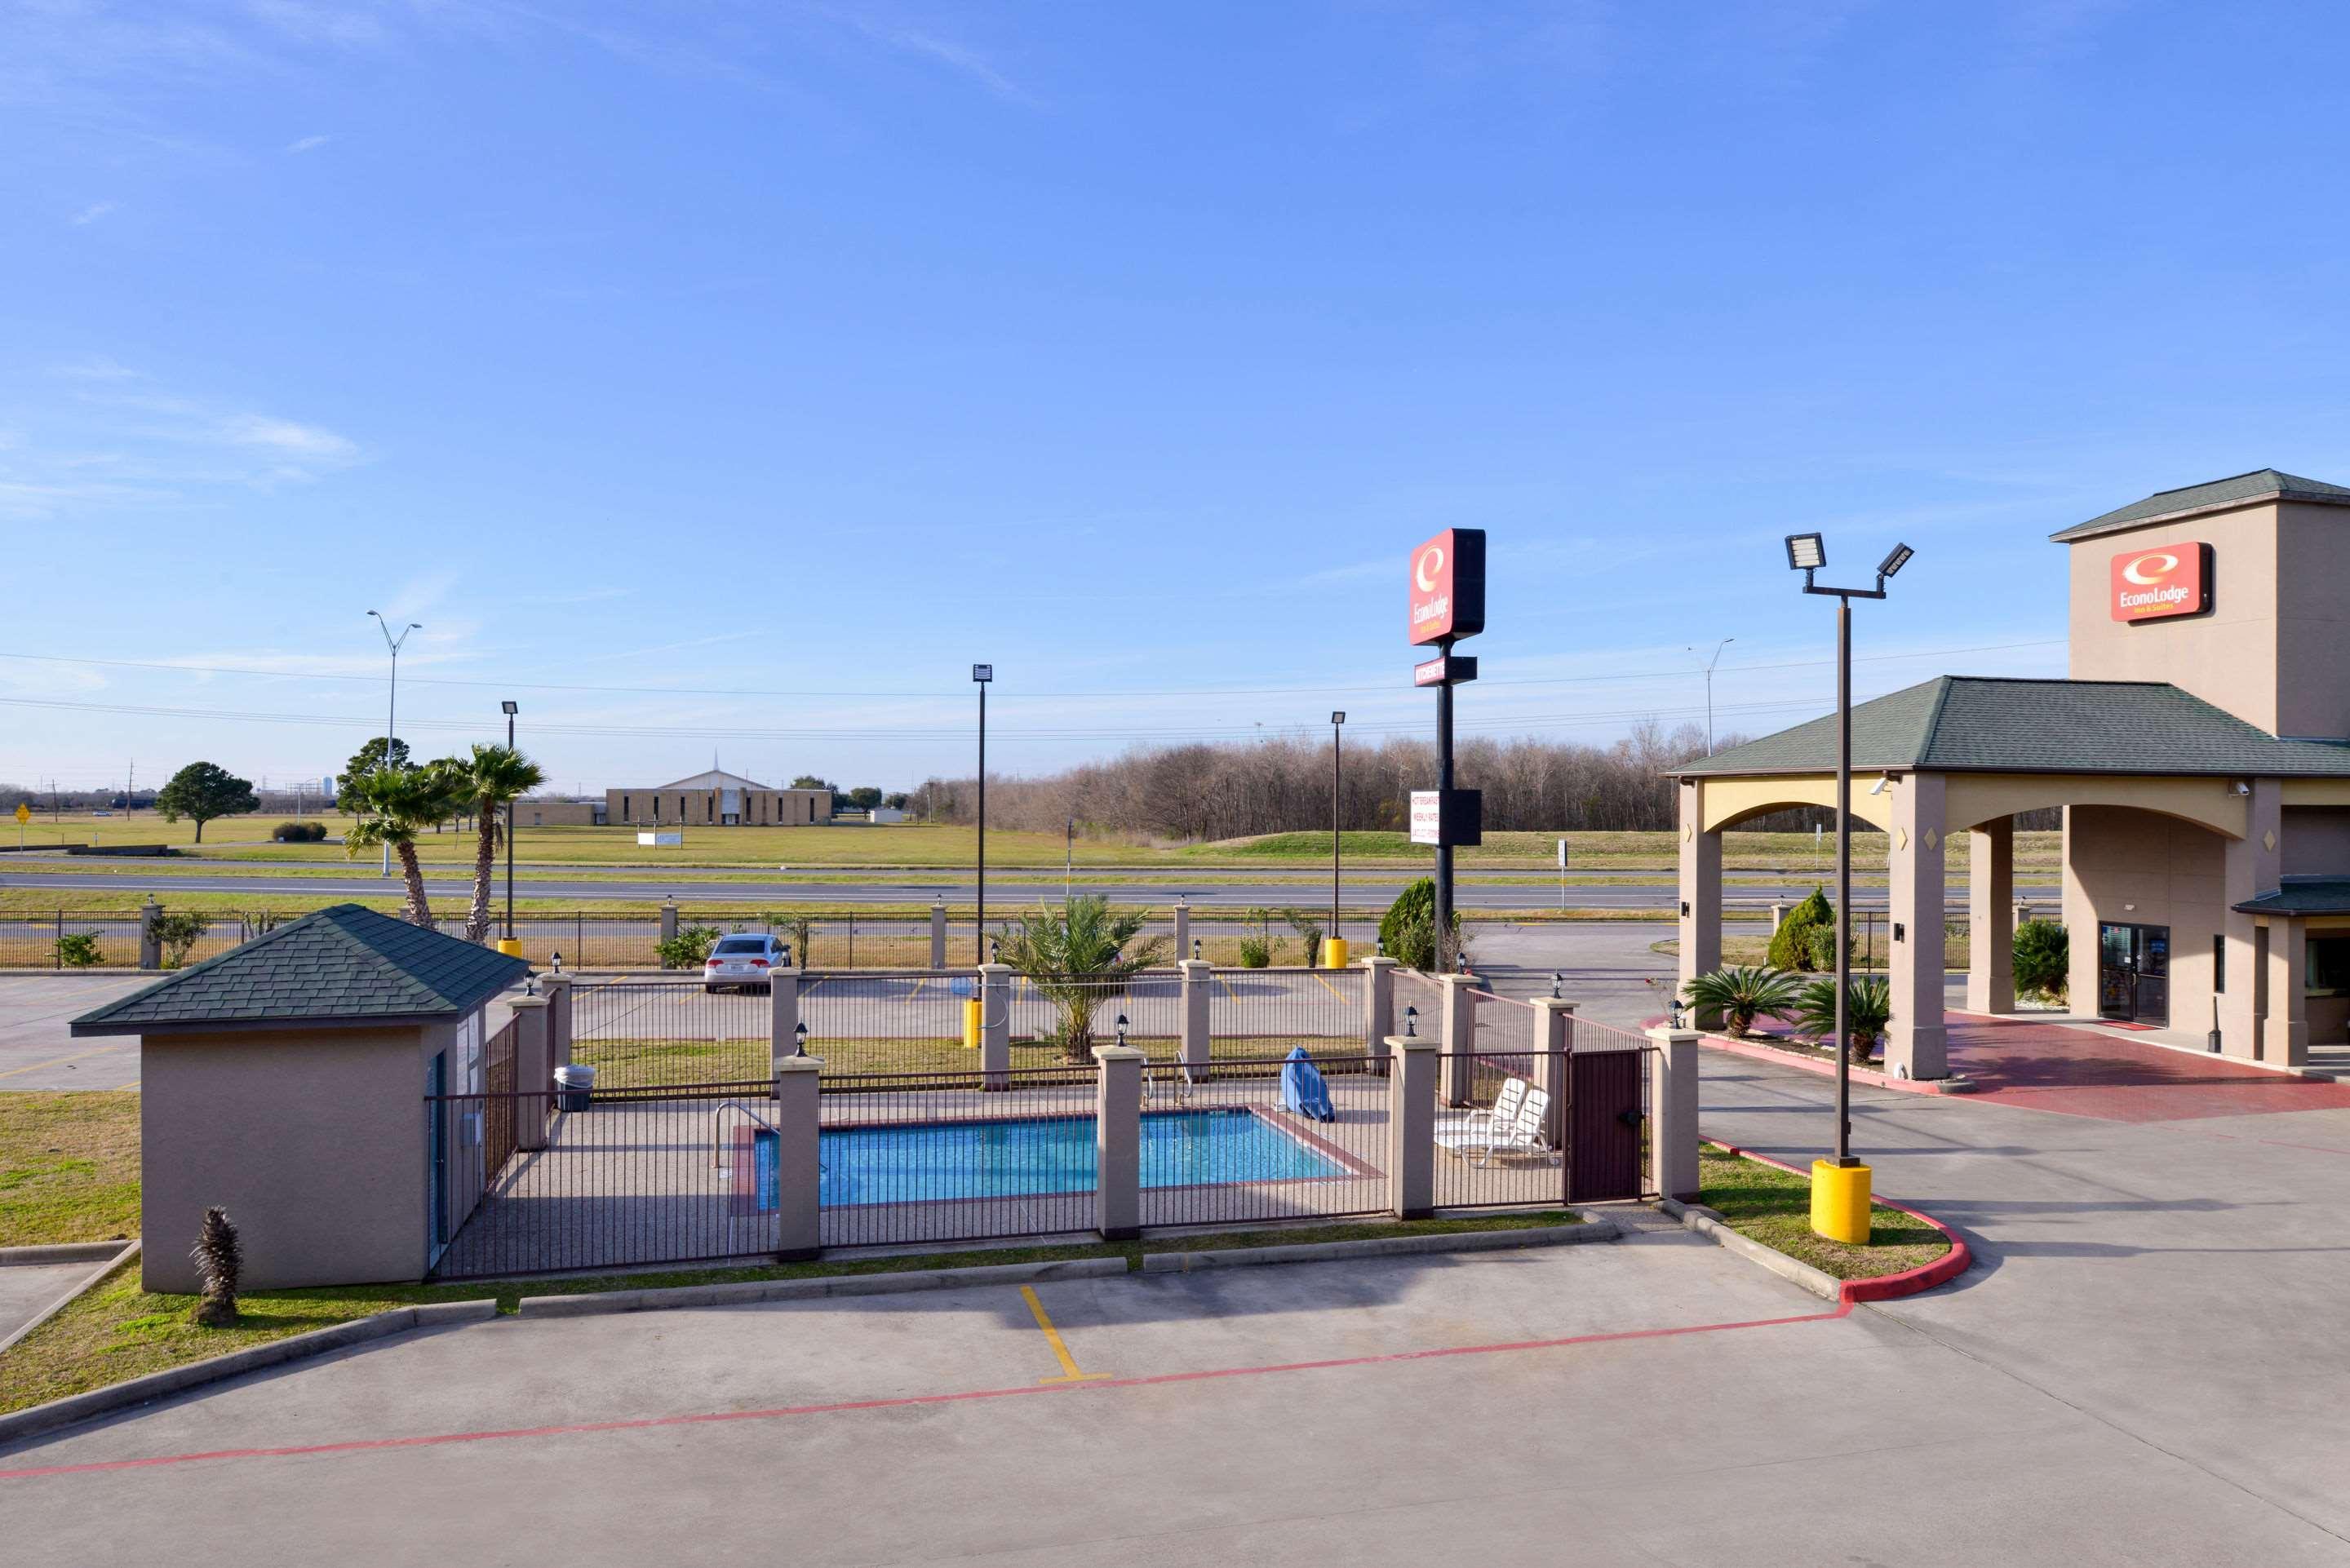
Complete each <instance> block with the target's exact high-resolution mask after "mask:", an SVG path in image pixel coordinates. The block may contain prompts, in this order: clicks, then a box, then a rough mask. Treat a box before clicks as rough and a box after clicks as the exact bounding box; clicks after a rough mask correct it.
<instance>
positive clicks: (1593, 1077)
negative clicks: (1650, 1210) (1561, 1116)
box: [1566, 1050, 1648, 1203]
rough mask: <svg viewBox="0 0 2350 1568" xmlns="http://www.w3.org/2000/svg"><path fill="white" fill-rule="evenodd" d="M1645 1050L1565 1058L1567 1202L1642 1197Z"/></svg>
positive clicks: (1581, 1052)
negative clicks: (1642, 1100)
mask: <svg viewBox="0 0 2350 1568" xmlns="http://www.w3.org/2000/svg"><path fill="white" fill-rule="evenodd" d="M1647 1061H1648V1053H1647V1052H1646V1051H1642V1050H1630V1051H1588V1052H1586V1051H1578V1052H1576V1053H1575V1054H1574V1055H1572V1056H1570V1057H1568V1058H1567V1069H1566V1070H1567V1096H1566V1105H1567V1132H1566V1148H1567V1161H1566V1200H1567V1201H1568V1202H1570V1203H1602V1202H1606V1201H1607V1199H1617V1198H1638V1197H1639V1196H1641V1180H1640V1177H1641V1171H1640V1123H1641V1115H1640V1112H1641V1105H1640V1101H1641V1087H1642V1085H1643V1083H1644V1082H1645V1080H1646V1078H1647V1076H1648V1075H1647V1074H1645V1073H1644V1072H1642V1070H1641V1069H1642V1067H1643V1066H1644V1065H1645V1064H1646V1063H1647Z"/></svg>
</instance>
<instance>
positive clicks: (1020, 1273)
mask: <svg viewBox="0 0 2350 1568" xmlns="http://www.w3.org/2000/svg"><path fill="white" fill-rule="evenodd" d="M1125 1272H1127V1267H1126V1260H1125V1259H1124V1258H1063V1259H1059V1260H1057V1261H1055V1262H1044V1263H982V1264H979V1265H977V1266H975V1267H972V1268H968V1269H908V1270H906V1271H904V1272H899V1273H881V1274H825V1275H821V1276H819V1277H816V1278H814V1279H801V1280H740V1281H734V1282H729V1283H725V1284H715V1285H678V1286H675V1287H673V1288H671V1289H667V1290H655V1291H590V1292H587V1293H583V1294H579V1295H567V1296H525V1297H523V1299H522V1302H521V1303H520V1305H519V1306H518V1307H517V1308H516V1311H517V1312H518V1313H519V1314H520V1315H522V1316H524V1317H592V1316H597V1315H599V1314H605V1313H622V1312H663V1311H667V1310H670V1309H672V1308H676V1307H704V1306H741V1305H743V1304H745V1303H752V1302H793V1301H812V1300H816V1299H819V1298H822V1297H826V1296H879V1295H894V1294H897V1293H899V1292H903V1291H951V1290H958V1289H961V1288H962V1287H963V1286H965V1285H1012V1284H1026V1283H1030V1282H1034V1281H1037V1280H1089V1279H1101V1278H1105V1277H1107V1276H1109V1275H1112V1274H1123V1273H1125Z"/></svg>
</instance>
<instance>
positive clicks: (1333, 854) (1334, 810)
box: [1330, 709, 1347, 942]
mask: <svg viewBox="0 0 2350 1568" xmlns="http://www.w3.org/2000/svg"><path fill="white" fill-rule="evenodd" d="M1346 722H1347V714H1346V711H1345V710H1343V709H1336V710H1333V711H1332V712H1331V714H1330V940H1332V941H1334V942H1335V941H1340V940H1344V939H1343V938H1342V937H1340V936H1339V934H1338V735H1339V732H1340V729H1341V727H1342V726H1344V725H1345V723H1346Z"/></svg>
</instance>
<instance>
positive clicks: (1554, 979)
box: [1550, 969, 1566, 1002]
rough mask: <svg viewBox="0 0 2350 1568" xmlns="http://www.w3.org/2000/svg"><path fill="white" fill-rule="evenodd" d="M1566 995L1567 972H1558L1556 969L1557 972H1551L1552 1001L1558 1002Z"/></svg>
mask: <svg viewBox="0 0 2350 1568" xmlns="http://www.w3.org/2000/svg"><path fill="white" fill-rule="evenodd" d="M1565 994H1566V971H1565V970H1556V969H1555V970H1553V971H1551V972H1550V996H1551V1000H1552V1001H1553V1002H1556V1001H1557V1000H1558V999H1559V998H1561V997H1563V996H1565Z"/></svg>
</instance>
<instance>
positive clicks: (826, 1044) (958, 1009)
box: [761, 970, 979, 1078]
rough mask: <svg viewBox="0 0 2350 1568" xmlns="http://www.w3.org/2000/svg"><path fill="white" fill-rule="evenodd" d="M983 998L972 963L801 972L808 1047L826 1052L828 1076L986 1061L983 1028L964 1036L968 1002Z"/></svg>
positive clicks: (940, 1069) (938, 1069) (964, 1066)
mask: <svg viewBox="0 0 2350 1568" xmlns="http://www.w3.org/2000/svg"><path fill="white" fill-rule="evenodd" d="M978 998H979V984H978V981H977V980H976V979H975V978H974V977H973V976H972V974H971V973H970V972H969V971H964V972H962V973H955V972H952V971H945V970H908V971H899V972H884V973H879V974H843V973H840V972H838V971H827V972H825V973H822V974H811V975H807V976H805V977H803V978H802V980H801V981H800V982H799V1018H800V1022H801V1023H805V1024H806V1025H807V1049H808V1054H809V1055H811V1056H821V1057H823V1058H824V1073H825V1076H826V1077H827V1078H833V1077H841V1076H849V1075H859V1074H868V1073H960V1072H967V1071H972V1070H974V1069H976V1068H977V1067H978V1065H979V1049H978V1041H977V1038H976V1036H972V1038H971V1039H970V1041H969V1042H968V1044H967V1043H966V1039H965V1025H966V1023H968V1022H969V1020H968V1017H967V1013H968V1010H969V1004H970V1003H972V1002H975V1001H977V1000H978ZM761 1000H762V1001H763V1002H764V998H762V999H761Z"/></svg>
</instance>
